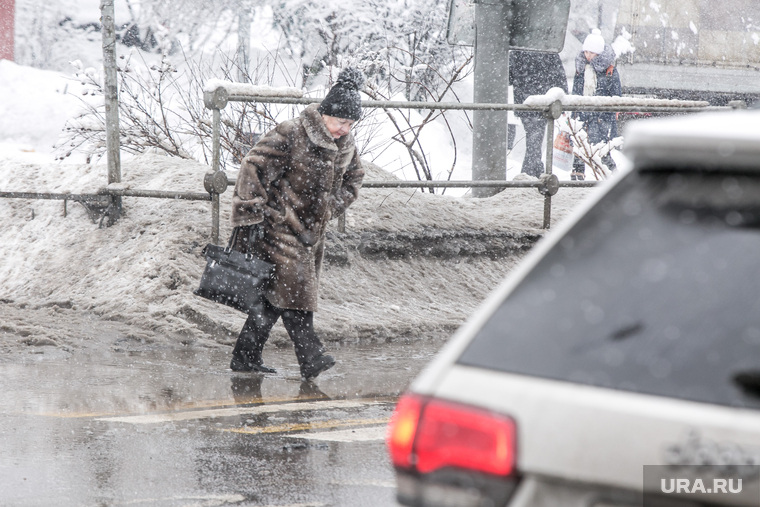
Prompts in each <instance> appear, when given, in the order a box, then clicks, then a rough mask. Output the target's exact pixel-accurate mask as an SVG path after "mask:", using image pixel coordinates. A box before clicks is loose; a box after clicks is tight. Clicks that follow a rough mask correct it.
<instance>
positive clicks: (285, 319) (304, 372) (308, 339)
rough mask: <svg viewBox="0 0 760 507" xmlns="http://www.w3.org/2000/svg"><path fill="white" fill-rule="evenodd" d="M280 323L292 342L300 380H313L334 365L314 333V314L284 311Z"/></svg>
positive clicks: (333, 361)
mask: <svg viewBox="0 0 760 507" xmlns="http://www.w3.org/2000/svg"><path fill="white" fill-rule="evenodd" d="M282 323H283V325H284V326H285V329H286V330H287V332H288V335H290V339H291V340H293V345H294V347H295V349H296V357H297V358H298V364H299V365H300V367H301V379H303V380H309V379H313V378H315V377H316V376H317V375H319V374H320V373H322V372H323V371H325V370H329V369H330V368H332V367H333V365H335V359H333V357H332V356H328V355H325V353H324V352H325V349H324V347H323V346H322V342H321V341H320V340H319V337H318V336H317V333H316V332H315V331H314V312H309V311H302V310H286V311H285V312H283V314H282Z"/></svg>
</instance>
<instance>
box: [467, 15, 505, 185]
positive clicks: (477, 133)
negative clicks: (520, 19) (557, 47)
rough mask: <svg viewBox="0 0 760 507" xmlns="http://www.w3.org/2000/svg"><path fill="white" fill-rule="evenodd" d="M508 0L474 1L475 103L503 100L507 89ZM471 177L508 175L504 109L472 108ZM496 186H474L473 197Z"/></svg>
mask: <svg viewBox="0 0 760 507" xmlns="http://www.w3.org/2000/svg"><path fill="white" fill-rule="evenodd" d="M511 17H512V2H511V0H501V1H500V0H480V1H479V2H478V3H476V4H475V27H476V28H475V86H474V93H473V100H474V102H476V103H481V102H482V103H496V104H506V103H507V101H508V90H509V78H508V76H509V29H510V23H511ZM472 179H473V181H478V180H504V181H505V180H506V179H507V112H506V111H474V112H473V131H472ZM497 192H498V189H495V188H473V189H472V195H473V196H475V197H489V196H491V195H494V194H496V193H497Z"/></svg>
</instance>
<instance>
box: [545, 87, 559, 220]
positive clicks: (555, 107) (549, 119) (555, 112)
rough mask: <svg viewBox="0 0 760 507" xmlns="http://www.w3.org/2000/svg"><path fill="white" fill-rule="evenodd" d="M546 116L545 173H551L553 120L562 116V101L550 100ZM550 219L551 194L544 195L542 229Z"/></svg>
mask: <svg viewBox="0 0 760 507" xmlns="http://www.w3.org/2000/svg"><path fill="white" fill-rule="evenodd" d="M544 116H545V117H546V170H545V174H547V175H551V173H552V167H553V165H554V121H555V120H556V119H557V118H559V117H560V116H562V103H561V102H560V101H558V100H557V101H555V102H552V104H551V105H550V106H549V109H548V110H547V111H546V112H545V113H544ZM551 221H552V194H551V193H549V192H547V193H546V194H545V195H544V227H543V228H544V229H548V228H549V227H550V226H551Z"/></svg>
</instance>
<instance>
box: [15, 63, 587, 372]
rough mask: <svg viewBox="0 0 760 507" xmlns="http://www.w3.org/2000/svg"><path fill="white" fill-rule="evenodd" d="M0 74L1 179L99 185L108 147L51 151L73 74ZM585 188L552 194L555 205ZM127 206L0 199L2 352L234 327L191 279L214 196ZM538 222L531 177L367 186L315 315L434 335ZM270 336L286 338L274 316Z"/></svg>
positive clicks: (226, 337) (375, 334) (149, 339)
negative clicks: (94, 152) (481, 239)
mask: <svg viewBox="0 0 760 507" xmlns="http://www.w3.org/2000/svg"><path fill="white" fill-rule="evenodd" d="M0 73H2V75H3V76H4V77H5V76H7V79H3V80H2V81H0V93H2V94H3V96H5V97H18V98H19V100H10V101H4V102H3V103H2V105H0V108H2V110H1V111H0V191H37V192H43V191H44V192H56V193H63V192H71V193H85V192H95V191H97V190H98V189H99V188H101V187H103V186H105V184H106V183H107V171H106V167H105V162H104V161H101V162H99V163H93V164H85V163H83V162H82V161H81V160H76V159H75V158H74V159H72V158H69V159H66V161H65V162H60V161H56V160H54V157H53V155H52V149H51V147H52V144H53V143H54V142H55V141H56V139H57V134H58V131H59V130H60V128H61V127H62V126H63V125H64V123H65V121H66V119H67V118H68V117H69V116H70V115H71V113H72V112H73V111H74V110H75V108H76V107H77V103H78V101H77V100H76V98H75V97H73V96H71V95H67V94H65V93H63V92H62V90H64V89H65V88H66V86H67V85H69V86H72V84H71V83H70V82H69V81H68V80H67V79H66V78H65V77H63V76H61V75H59V74H58V73H55V72H50V71H40V70H36V69H31V68H26V67H22V66H18V65H15V64H13V63H10V62H7V61H0ZM208 171H209V168H208V166H205V165H203V164H200V163H197V162H194V161H187V160H181V159H176V158H170V157H167V156H165V155H159V154H146V155H142V156H139V157H124V160H123V167H122V179H123V182H124V184H125V185H129V186H130V187H132V188H138V189H157V190H164V189H174V190H187V191H195V192H202V191H203V184H202V181H203V175H204V174H205V173H206V172H208ZM231 176H234V174H232V175H231ZM383 178H392V176H391V175H389V174H388V173H386V172H384V171H382V170H381V169H380V168H378V167H375V166H369V170H368V175H367V179H368V180H369V179H371V180H378V179H383ZM587 192H588V190H578V189H573V190H567V191H562V192H560V194H558V195H557V196H555V198H554V199H553V205H554V206H553V216H554V219H555V220H558V219H559V218H560V217H561V216H562V215H564V214H565V213H566V212H567V211H568V210H570V209H571V208H573V206H574V205H575V203H576V202H577V201H578V200H579V199H580V198H582V197H583V195H585V194H586V193H587ZM230 198H231V192H227V193H225V194H223V196H222V201H223V204H222V210H223V215H222V226H223V229H222V236H223V237H227V235H228V234H229V232H230V229H229V226H228V223H227V218H228V214H229V199H230ZM124 210H125V212H124V216H123V218H122V219H121V220H120V221H119V222H118V223H117V224H116V225H114V226H113V227H99V224H98V223H94V222H93V221H92V220H91V219H90V217H89V216H88V214H87V212H86V210H85V208H84V207H83V206H82V205H81V204H78V203H74V202H69V203H68V204H67V205H66V206H65V207H64V203H63V202H62V201H43V200H27V199H0V224H2V227H0V258H1V259H2V262H0V336H1V337H2V339H1V340H0V350H2V351H3V352H5V353H6V354H4V355H3V356H2V357H5V358H8V357H12V356H16V354H22V355H26V354H27V353H29V354H30V355H29V356H27V357H30V358H31V357H40V356H38V355H37V354H38V353H39V352H47V353H48V355H50V354H51V353H53V354H55V353H66V351H71V350H75V349H77V348H82V347H89V346H101V345H105V346H119V347H124V346H143V345H145V344H148V345H150V344H154V345H155V344H158V345H169V344H176V343H179V342H181V343H188V344H191V343H192V344H196V345H200V346H213V347H217V346H228V345H230V344H231V343H232V342H233V341H234V339H235V337H236V335H237V332H238V331H239V329H240V327H241V326H242V323H243V315H242V314H240V313H238V312H235V311H234V310H230V309H227V308H226V307H223V306H221V305H215V304H213V303H209V302H207V301H205V300H202V299H200V298H198V297H196V296H194V295H193V294H192V290H193V289H194V288H195V287H196V286H197V283H198V280H199V277H200V274H201V272H202V269H203V266H204V259H203V257H202V254H201V250H202V249H203V246H204V245H205V244H206V243H207V242H208V240H209V237H210V230H211V209H210V205H209V204H208V203H204V202H189V201H171V200H163V199H151V198H128V197H126V198H124ZM64 211H65V216H64ZM542 221H543V198H542V197H541V196H540V195H539V194H538V192H537V191H536V190H535V189H509V190H507V191H504V192H502V193H500V194H498V195H496V196H494V197H492V198H488V199H472V198H468V197H449V196H440V195H430V194H422V193H419V192H415V191H413V190H411V189H409V190H398V189H364V190H363V191H362V194H361V197H360V199H359V200H358V202H357V203H356V204H355V205H354V206H353V207H352V208H350V210H349V213H348V216H347V234H346V235H345V236H343V235H334V236H333V240H332V241H331V243H330V244H331V247H332V252H330V250H328V262H327V265H326V269H325V272H324V275H323V278H322V287H321V301H320V305H321V306H320V311H319V312H318V313H317V318H316V323H317V326H318V329H319V331H320V332H321V334H322V336H323V337H324V339H325V340H326V341H327V342H328V343H329V342H331V341H333V342H334V341H343V342H355V341H360V340H364V341H366V340H370V341H386V340H403V339H418V338H422V339H425V338H444V337H446V336H447V335H448V334H449V333H450V332H451V331H452V330H453V329H455V328H456V327H457V326H458V325H459V324H460V323H461V322H462V321H463V320H464V319H465V318H466V316H467V315H468V314H469V313H470V312H471V311H472V309H473V308H474V307H475V306H476V305H477V304H478V303H479V302H480V301H481V300H482V299H483V298H484V297H485V295H486V294H487V293H488V292H489V291H490V290H491V289H492V288H493V287H495V285H496V284H497V283H498V282H499V281H500V280H501V278H502V277H503V276H504V275H505V274H506V273H507V272H508V271H509V270H510V269H511V268H512V267H513V266H514V264H515V263H516V262H518V260H519V259H520V258H521V257H522V255H523V254H524V252H525V246H524V245H526V244H530V243H531V242H532V241H533V240H534V239H535V237H536V236H537V235H540V234H542V231H541V229H540V227H541V225H542ZM333 232H335V231H333ZM499 233H501V234H503V235H504V237H509V238H514V244H515V245H516V246H515V249H514V250H513V251H505V250H503V249H502V253H501V254H499V255H495V254H493V253H492V254H491V255H490V256H489V255H467V256H461V257H460V256H453V257H449V258H441V257H440V256H439V257H435V256H431V255H427V254H425V253H424V252H416V253H410V254H409V255H407V256H402V258H397V259H390V260H383V259H381V258H378V256H374V257H372V256H366V255H361V254H360V253H359V251H358V246H359V245H361V244H362V238H364V241H365V242H366V241H367V238H370V239H373V240H375V241H380V242H382V241H392V240H394V238H395V239H396V240H397V241H399V242H400V244H401V243H403V241H409V238H412V240H414V239H415V238H416V239H419V240H421V241H426V240H429V239H430V238H431V237H432V238H436V237H439V239H438V240H439V241H441V238H443V239H442V240H443V241H454V240H453V239H448V240H447V239H446V238H447V237H448V238H452V237H453V236H452V235H454V236H455V235H456V234H464V235H465V236H463V237H476V236H477V235H478V234H481V235H483V234H486V235H488V234H499ZM436 234H437V235H438V236H436ZM447 234H448V236H446V235H447ZM440 235H443V236H440ZM468 235H469V236H468ZM404 238H406V240H405V239H404ZM426 238H427V239H426ZM460 241H461V240H460ZM521 245H522V246H521ZM402 247H403V245H402ZM507 250H508V249H507ZM444 257H445V255H444ZM330 259H332V260H330ZM273 340H274V341H280V342H283V341H287V338H286V335H285V333H284V330H282V329H281V328H280V327H279V324H278V327H277V328H276V332H275V334H274V335H273ZM8 353H12V355H11V356H9V355H8Z"/></svg>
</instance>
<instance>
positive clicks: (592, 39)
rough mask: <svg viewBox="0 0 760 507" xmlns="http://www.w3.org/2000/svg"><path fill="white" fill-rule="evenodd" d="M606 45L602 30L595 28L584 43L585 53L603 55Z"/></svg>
mask: <svg viewBox="0 0 760 507" xmlns="http://www.w3.org/2000/svg"><path fill="white" fill-rule="evenodd" d="M604 45H605V44H604V37H602V32H601V30H599V29H598V28H594V29H593V30H591V33H590V34H588V35H587V36H586V40H584V41H583V51H591V52H592V53H596V54H597V55H601V54H602V53H603V52H604Z"/></svg>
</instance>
